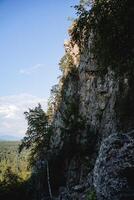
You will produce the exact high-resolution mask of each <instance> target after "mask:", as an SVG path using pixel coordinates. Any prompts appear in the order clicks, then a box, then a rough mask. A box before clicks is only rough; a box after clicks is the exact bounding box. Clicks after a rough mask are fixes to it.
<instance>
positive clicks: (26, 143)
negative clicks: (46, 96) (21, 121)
mask: <svg viewBox="0 0 134 200" xmlns="http://www.w3.org/2000/svg"><path fill="white" fill-rule="evenodd" d="M24 114H25V117H26V120H27V122H28V128H27V131H26V136H25V137H24V138H23V140H22V143H21V145H20V148H19V150H20V152H21V151H22V149H24V148H26V149H30V160H31V165H34V164H35V163H37V161H42V160H44V154H45V153H46V150H47V147H48V145H49V138H50V136H51V131H52V129H51V126H50V124H49V122H48V116H47V115H46V113H45V112H44V111H43V109H42V107H41V105H40V104H39V105H38V106H37V107H35V108H34V109H29V111H28V112H25V113H24Z"/></svg>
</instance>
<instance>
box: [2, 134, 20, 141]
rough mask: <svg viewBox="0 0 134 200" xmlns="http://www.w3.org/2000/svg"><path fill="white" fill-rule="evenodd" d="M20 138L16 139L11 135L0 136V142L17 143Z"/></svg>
mask: <svg viewBox="0 0 134 200" xmlns="http://www.w3.org/2000/svg"><path fill="white" fill-rule="evenodd" d="M21 139H22V137H17V136H13V135H0V141H19V140H21Z"/></svg>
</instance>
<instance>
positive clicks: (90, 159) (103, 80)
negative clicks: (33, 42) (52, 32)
mask: <svg viewBox="0 0 134 200" xmlns="http://www.w3.org/2000/svg"><path fill="white" fill-rule="evenodd" d="M109 2H110V1H109ZM115 2H116V1H115ZM124 2H125V3H126V2H127V3H130V4H131V3H132V2H130V1H124ZM127 3H126V4H127ZM126 4H125V5H126ZM130 4H127V6H126V8H128V7H129V8H130ZM120 9H122V8H120ZM118 11H119V10H118ZM121 11H122V10H121ZM127 11H128V10H125V17H126V16H127V19H129V20H128V21H127V23H128V24H127V25H128V27H127V30H126V34H127V35H128V36H129V38H131V42H132V43H133V39H132V30H131V31H130V30H129V28H130V27H129V22H130V16H131V17H132V14H134V12H133V11H134V5H133V3H132V4H131V15H130V16H129V17H128V12H127ZM88 12H89V11H88ZM90 12H91V11H90ZM118 13H119V15H118V17H121V13H120V12H118ZM80 19H81V18H79V20H80ZM125 19H126V18H125ZM78 22H79V21H77V23H74V24H73V25H72V27H71V28H70V30H69V32H70V34H71V38H70V41H66V42H65V51H66V54H69V55H70V56H71V59H72V61H71V62H72V66H71V67H70V68H67V69H65V70H64V72H63V76H62V77H61V79H60V82H59V88H60V100H59V103H58V106H57V107H56V109H55V112H54V116H53V122H52V124H53V129H54V131H53V134H52V136H51V140H50V145H49V150H48V154H47V156H48V161H49V167H50V182H51V189H52V193H53V196H55V199H63V200H67V199H68V200H77V199H78V200H82V199H83V200H94V199H98V200H112V199H114V200H131V199H134V180H133V178H132V177H133V175H134V157H133V155H134V105H133V102H134V95H133V94H134V74H133V68H132V66H133V65H129V63H128V65H125V64H126V63H125V61H124V60H123V62H122V63H120V62H119V63H114V62H113V59H114V58H115V57H116V56H117V57H118V54H117V52H115V54H116V55H114V53H113V57H111V60H110V59H109V60H108V61H109V62H111V65H109V64H108V66H107V69H105V70H104V68H103V67H104V66H102V68H99V67H98V63H97V62H96V59H97V58H96V59H95V58H94V54H93V52H92V46H93V39H92V37H93V36H92V34H94V32H93V31H90V32H92V34H89V29H87V30H86V31H87V32H86V31H85V32H84V33H85V34H86V40H85V41H84V43H82V42H83V41H80V42H81V43H82V44H83V45H84V48H83V49H82V50H81V46H80V43H79V42H78V41H77V40H74V38H73V34H72V32H73V33H74V30H75V28H76V27H77V28H78V25H79V23H78ZM123 23H124V22H122V24H121V25H122V26H121V27H124V26H125V25H124V24H123ZM125 23H126V22H125ZM87 24H88V22H87ZM114 25H115V24H114ZM117 27H118V25H117ZM84 28H85V26H84ZM82 30H83V29H82ZM108 34H112V33H110V32H109V33H108ZM123 36H124V35H123ZM83 37H84V36H83ZM105 37H106V36H105ZM105 39H106V38H105ZM116 42H122V40H121V41H116ZM124 42H125V40H124ZM113 43H114V41H113ZM115 44H116V43H115ZM133 44H134V43H133ZM133 44H131V46H132V49H133V48H134V47H133ZM127 45H128V43H127V44H126V43H125V45H124V46H123V47H122V48H125V46H126V47H127ZM108 48H111V47H108ZM114 50H115V49H113V51H114ZM118 50H119V48H118ZM123 50H124V49H123ZM129 50H130V49H129ZM102 51H103V47H102ZM131 53H133V51H132V52H131ZM119 54H120V52H119ZM126 54H127V52H125V55H126ZM128 54H129V61H132V54H130V52H128ZM103 56H105V58H106V59H107V55H103ZM114 56H115V57H114ZM122 56H123V55H122ZM121 58H122V57H120V59H121ZM123 58H124V57H123ZM116 62H117V61H116ZM132 63H133V61H132ZM116 64H117V67H116ZM113 65H114V66H115V68H114V67H113ZM124 66H125V67H124Z"/></svg>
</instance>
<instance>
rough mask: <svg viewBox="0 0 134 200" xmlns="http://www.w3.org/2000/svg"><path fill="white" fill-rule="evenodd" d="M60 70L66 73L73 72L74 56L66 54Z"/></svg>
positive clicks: (62, 59) (60, 64)
mask: <svg viewBox="0 0 134 200" xmlns="http://www.w3.org/2000/svg"><path fill="white" fill-rule="evenodd" d="M59 66H60V70H61V71H62V72H63V73H64V72H65V70H66V71H68V72H69V71H71V69H72V68H73V67H74V65H73V59H72V56H71V55H70V54H69V53H66V54H65V55H64V56H63V57H62V58H61V60H60V63H59Z"/></svg>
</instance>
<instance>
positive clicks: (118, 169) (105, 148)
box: [93, 131, 134, 200]
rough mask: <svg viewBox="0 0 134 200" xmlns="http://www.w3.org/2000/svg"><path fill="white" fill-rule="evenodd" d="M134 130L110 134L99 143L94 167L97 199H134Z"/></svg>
mask: <svg viewBox="0 0 134 200" xmlns="http://www.w3.org/2000/svg"><path fill="white" fill-rule="evenodd" d="M133 155H134V131H132V132H129V133H126V134H112V135H110V136H109V137H108V138H106V139H105V140H104V141H103V142H102V145H101V148H100V151H99V156H98V158H97V160H96V163H95V167H94V176H93V177H94V185H95V188H96V192H97V197H98V199H99V200H105V199H106V200H111V199H114V200H132V199H134V180H133V176H134V156H133Z"/></svg>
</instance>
